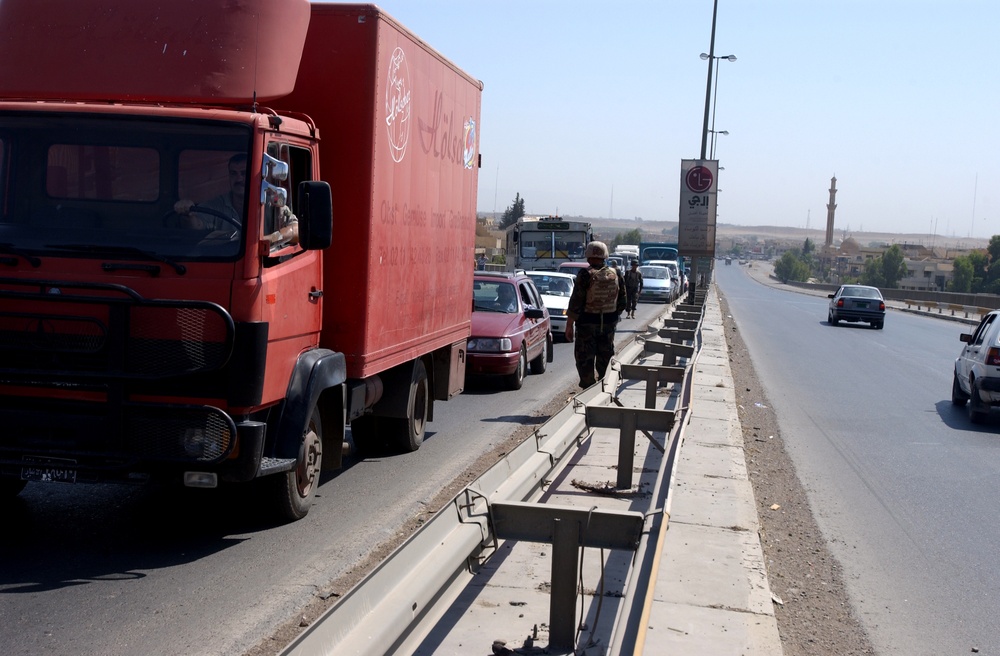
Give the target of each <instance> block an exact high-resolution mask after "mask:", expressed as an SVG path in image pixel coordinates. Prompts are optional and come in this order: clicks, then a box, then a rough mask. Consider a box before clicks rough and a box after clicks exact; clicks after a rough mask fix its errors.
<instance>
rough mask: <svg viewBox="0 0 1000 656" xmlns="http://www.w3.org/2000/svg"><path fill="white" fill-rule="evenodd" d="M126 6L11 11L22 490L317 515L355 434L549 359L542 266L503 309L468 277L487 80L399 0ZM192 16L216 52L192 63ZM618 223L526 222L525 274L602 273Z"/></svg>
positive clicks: (418, 435) (408, 433)
mask: <svg viewBox="0 0 1000 656" xmlns="http://www.w3.org/2000/svg"><path fill="white" fill-rule="evenodd" d="M100 2H101V4H102V6H105V8H106V9H107V11H106V12H95V11H91V10H90V9H87V10H83V9H81V10H80V11H79V12H76V13H75V12H72V11H68V12H63V13H61V14H60V15H59V16H57V17H55V18H53V20H54V21H55V22H56V23H58V24H57V25H56V24H53V23H52V22H51V21H42V20H40V19H39V18H38V16H37V12H36V11H35V8H34V6H33V4H32V3H31V2H30V1H29V0H11V2H7V3H5V5H4V12H3V13H2V15H0V17H2V19H3V20H5V21H9V24H10V25H13V24H16V25H18V29H17V30H8V31H9V32H10V34H11V35H12V37H11V38H10V39H7V40H5V41H4V42H3V44H0V55H2V56H0V71H2V72H3V75H0V125H2V126H3V130H0V152H2V153H3V154H4V157H5V160H4V166H3V167H2V168H0V192H2V194H3V197H4V199H5V203H4V207H3V208H2V212H0V257H2V260H3V263H4V265H5V268H4V271H3V273H2V276H0V302H2V303H0V330H2V331H3V336H4V339H3V340H0V353H2V355H3V357H2V358H0V421H2V422H3V424H4V426H5V430H4V432H3V433H2V434H0V492H2V493H4V494H6V495H14V494H17V493H19V492H20V491H21V490H22V489H23V488H24V486H25V484H26V483H27V482H29V481H65V482H71V483H72V482H98V481H109V480H110V481H141V480H147V479H149V478H158V479H167V480H173V479H176V480H177V481H178V482H180V483H182V484H183V485H186V486H189V487H217V486H219V485H221V484H228V483H245V482H249V481H253V480H256V479H264V480H263V481H262V483H267V484H270V487H271V488H272V490H273V494H272V495H271V497H270V500H271V501H272V502H273V504H274V507H275V508H274V509H275V510H276V511H277V512H278V514H279V515H280V516H281V517H283V518H285V519H288V520H295V519H299V518H301V517H303V516H304V515H305V514H306V513H307V512H308V511H309V507H310V505H311V497H312V494H313V492H314V490H315V488H316V486H317V484H318V480H319V476H320V472H321V471H324V470H328V469H336V468H338V467H339V466H340V465H341V458H342V454H343V452H344V449H343V445H344V444H345V442H346V441H347V431H348V430H349V431H350V433H351V438H352V440H353V442H354V443H355V444H359V445H363V444H365V443H370V442H373V441H378V442H387V443H390V444H393V445H395V447H396V448H398V449H400V450H403V451H413V450H416V449H418V448H419V447H420V445H421V443H422V441H423V437H424V432H425V425H426V423H427V422H428V421H431V420H432V419H433V417H434V410H435V401H445V400H448V399H450V398H452V397H454V396H455V395H457V394H459V393H461V392H462V391H463V389H464V387H465V384H466V374H467V373H469V374H479V373H484V374H485V373H493V374H498V375H500V376H503V377H505V379H506V381H507V382H508V386H509V387H511V388H517V387H520V385H521V383H522V382H523V380H524V376H525V375H526V374H527V373H528V372H529V371H531V372H533V373H536V374H538V373H542V372H544V371H545V368H546V365H547V363H549V362H551V361H552V354H553V350H552V342H553V338H554V332H553V327H552V321H551V318H550V315H549V310H548V309H547V307H546V304H545V301H544V298H543V297H542V295H541V294H540V293H539V291H538V289H537V288H536V286H535V284H534V282H533V279H532V277H529V276H526V275H522V274H519V273H514V272H513V271H512V272H511V273H509V274H508V276H509V279H507V280H506V281H505V282H504V283H503V284H507V285H510V286H513V287H514V288H515V289H516V291H517V295H516V300H515V303H514V306H513V308H512V309H509V310H504V311H499V310H497V309H495V308H492V309H486V307H485V306H483V307H479V302H480V301H484V302H485V301H486V296H487V295H488V293H489V292H488V291H487V290H488V288H489V287H491V286H492V287H494V288H497V286H498V285H499V284H500V281H499V280H494V279H492V278H490V277H489V276H488V275H484V274H482V272H480V273H478V274H477V275H476V276H475V277H474V279H473V278H472V277H469V278H468V279H466V278H464V277H459V278H455V276H453V275H452V273H451V272H452V271H454V270H457V269H460V268H463V267H464V263H465V262H466V261H467V258H468V253H470V252H472V251H473V248H474V235H475V230H474V224H475V206H476V189H477V182H478V170H479V165H480V162H479V151H478V147H479V135H478V127H479V118H480V103H481V94H482V83H481V82H479V81H478V80H475V79H474V78H472V77H470V76H469V75H468V74H466V73H465V72H463V71H461V70H460V69H458V68H457V67H455V66H454V65H453V64H452V63H451V62H449V61H448V60H447V59H445V58H444V57H443V56H441V55H440V54H439V53H437V52H436V51H434V50H433V49H432V48H431V47H429V46H428V45H427V44H426V43H424V42H423V41H421V40H420V39H419V38H418V37H416V36H415V35H413V34H412V33H410V32H409V31H408V30H407V29H406V28H405V27H403V26H401V25H400V24H399V23H398V22H396V21H395V20H394V19H392V18H391V17H390V16H388V15H387V14H385V13H384V12H382V11H381V10H380V9H379V8H378V7H376V6H374V5H365V4H357V5H355V4H313V3H310V2H308V1H307V0H289V1H288V2H284V3H280V4H278V3H272V2H267V1H266V0H247V3H248V7H250V9H252V10H253V11H250V10H249V9H248V10H247V11H246V12H243V13H241V14H240V15H239V16H238V17H237V18H234V17H233V15H232V12H231V11H229V10H228V5H227V3H226V2H225V0H206V2H204V3H200V4H199V7H198V17H199V20H198V21H195V22H194V24H195V25H196V27H195V28H193V29H191V25H192V20H191V19H192V16H191V15H190V13H189V12H188V11H186V10H185V9H184V8H183V7H180V6H177V7H175V6H173V5H169V4H167V5H160V6H158V7H155V8H152V7H150V6H148V5H144V4H142V3H133V2H130V1H129V0H100ZM251 5H252V7H251ZM98 14H100V15H102V16H103V15H106V16H108V17H110V18H108V19H107V20H106V21H99V22H97V23H95V22H93V21H94V20H95V19H94V17H95V16H97V15H98ZM137 25H138V26H140V27H138V28H136V27H135V26H137ZM262 25H265V26H266V28H267V29H266V30H263V31H262V30H261V26H262ZM178 34H181V35H185V36H184V38H186V39H190V40H191V43H192V44H194V43H196V42H198V43H201V42H203V41H205V40H208V41H211V42H212V43H213V44H214V45H213V49H211V50H207V51H205V50H203V49H202V50H199V52H205V53H206V54H205V55H204V56H202V57H199V58H184V57H183V56H181V54H182V53H184V52H185V41H184V40H183V39H181V40H177V35H178ZM57 35H58V38H56V37H57ZM112 36H113V38H112ZM105 37H107V38H105ZM219 39H222V40H223V42H219ZM161 41H162V42H164V43H166V42H168V41H169V42H171V44H172V47H171V48H169V49H166V50H164V51H163V52H160V51H157V52H156V53H153V52H152V51H150V50H149V48H147V47H146V45H147V44H148V43H150V42H161ZM246 44H253V46H252V47H246ZM26 58H28V59H30V60H31V61H33V66H32V67H23V66H20V65H19V64H17V62H21V61H24V60H25V59H26ZM150 58H152V59H150ZM261 62H267V66H260V63H261ZM154 69H155V70H157V71H158V74H157V76H155V79H154V78H153V77H151V76H149V75H148V71H149V70H154ZM218 71H228V73H227V74H226V75H223V76H220V75H218ZM359 71H364V72H365V74H359ZM344 98H350V99H351V102H343V101H342V100H343V99H344ZM441 116H448V117H449V119H448V120H449V121H452V120H455V121H456V122H455V124H454V125H451V126H450V127H449V128H448V129H449V131H448V133H447V134H444V133H441V134H440V135H439V137H433V135H429V136H431V137H433V138H432V141H434V142H435V143H439V144H441V145H442V146H443V147H441V148H432V149H429V150H428V149H422V148H419V147H418V145H419V144H418V141H419V137H420V135H416V134H415V133H414V132H413V130H414V129H415V128H413V127H412V126H414V125H418V124H419V125H423V126H430V128H431V129H435V128H434V126H438V127H437V128H436V129H439V130H443V129H444V128H443V127H441V126H442V121H441V120H440V117H441ZM321 130H322V134H323V143H322V144H321V142H320V139H319V133H320V131H321ZM424 136H428V135H424ZM365 162H367V165H359V164H360V163H365ZM220 207H223V208H224V209H226V211H222V210H220V209H219V208H220ZM290 217H292V218H294V219H295V221H290ZM592 239H593V231H592V228H591V226H590V224H589V223H586V222H577V221H567V220H563V219H561V218H560V217H536V218H534V219H533V220H524V221H521V222H519V224H518V226H517V227H516V228H515V229H513V230H510V231H508V246H509V248H508V252H509V253H511V254H512V255H513V257H512V258H511V259H510V260H509V265H510V266H522V267H523V268H528V269H540V268H547V269H552V270H555V269H557V268H559V267H560V265H565V264H573V265H575V266H576V267H577V268H580V267H586V266H587V264H586V261H585V260H584V259H583V249H584V247H585V245H586V244H587V243H588V242H589V241H591V240H592ZM343 244H351V247H350V248H346V249H345V248H340V247H339V246H340V245H343ZM333 248H336V251H334V250H333ZM630 254H631V253H630ZM345 272H351V273H350V275H345ZM573 273H575V272H573ZM573 273H569V274H565V273H564V274H563V275H565V276H566V277H567V278H572V277H573ZM557 277H558V276H557ZM494 291H497V293H499V292H498V289H494ZM547 291H548V290H547ZM497 298H499V297H498V296H496V297H494V299H493V301H494V302H496V299H497ZM558 298H560V299H561V298H566V300H568V295H566V296H565V297H563V296H559V297H558ZM470 299H475V304H474V303H470ZM387 300H388V301H389V302H387ZM551 305H552V307H553V308H554V309H557V308H558V311H559V316H560V317H561V318H559V319H557V322H556V325H557V326H561V328H559V329H557V330H559V334H562V333H563V332H564V331H565V308H559V307H558V306H559V301H556V300H552V301H551ZM474 307H475V309H473V308H474ZM487 314H490V315H493V316H492V317H490V318H486V315H487ZM501 315H504V316H503V318H500V317H501ZM507 315H509V316H507ZM504 321H506V323H504ZM501 324H503V325H501ZM501 353H502V355H501ZM501 360H502V361H503V362H502V363H501V362H500V361H501Z"/></svg>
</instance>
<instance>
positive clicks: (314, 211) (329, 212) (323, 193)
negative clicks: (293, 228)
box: [295, 180, 333, 250]
mask: <svg viewBox="0 0 1000 656" xmlns="http://www.w3.org/2000/svg"><path fill="white" fill-rule="evenodd" d="M295 207H296V210H297V211H298V214H297V215H296V218H298V220H299V245H300V246H302V248H303V249H305V250H322V249H324V248H329V246H330V244H332V243H333V194H332V192H331V191H330V185H329V184H328V183H326V182H321V181H318V180H307V181H305V182H300V183H299V189H298V202H297V203H296V205H295Z"/></svg>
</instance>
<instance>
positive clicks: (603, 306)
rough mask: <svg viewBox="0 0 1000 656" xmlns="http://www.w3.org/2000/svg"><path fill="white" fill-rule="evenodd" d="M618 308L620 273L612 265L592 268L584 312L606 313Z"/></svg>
mask: <svg viewBox="0 0 1000 656" xmlns="http://www.w3.org/2000/svg"><path fill="white" fill-rule="evenodd" d="M617 309H618V273H617V272H616V271H615V270H614V269H612V268H611V267H608V266H605V267H603V268H601V269H591V270H590V284H589V285H587V300H586V302H584V305H583V310H584V312H592V313H594V314H606V313H608V312H616V311H617Z"/></svg>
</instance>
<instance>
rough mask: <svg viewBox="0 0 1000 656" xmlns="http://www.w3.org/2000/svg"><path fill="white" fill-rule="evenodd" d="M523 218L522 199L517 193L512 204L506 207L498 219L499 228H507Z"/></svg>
mask: <svg viewBox="0 0 1000 656" xmlns="http://www.w3.org/2000/svg"><path fill="white" fill-rule="evenodd" d="M523 216H524V199H523V198H521V194H520V193H518V194H517V195H515V196H514V202H513V203H511V204H510V205H508V206H507V209H505V210H504V212H503V216H502V217H500V227H501V228H507V227H508V226H512V225H514V224H515V223H517V220H518V219H520V218H521V217H523Z"/></svg>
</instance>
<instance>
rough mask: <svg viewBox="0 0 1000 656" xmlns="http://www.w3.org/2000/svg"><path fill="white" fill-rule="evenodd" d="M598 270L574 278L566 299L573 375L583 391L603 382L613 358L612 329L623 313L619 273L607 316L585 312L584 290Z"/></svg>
mask: <svg viewBox="0 0 1000 656" xmlns="http://www.w3.org/2000/svg"><path fill="white" fill-rule="evenodd" d="M600 270H601V269H597V268H594V267H591V268H589V269H584V270H583V271H581V272H580V273H578V274H577V276H576V283H575V284H574V286H573V294H572V296H570V299H569V308H568V309H567V311H566V315H567V317H568V320H569V321H573V322H574V326H575V333H576V335H575V340H574V341H575V343H574V345H573V356H574V358H575V360H576V371H577V373H578V374H579V375H580V387H581V388H583V389H586V388H588V387H590V386H591V385H593V384H594V383H596V382H597V380H598V379H600V378H604V374H605V373H606V372H607V370H608V365H609V364H610V362H611V358H612V357H613V356H614V354H615V328H616V327H617V325H618V317H619V315H621V313H622V312H623V311H624V310H625V280H624V278H623V277H622V275H621V272H620V271H619V272H617V276H616V279H617V281H618V292H617V296H616V297H615V299H614V307H615V309H614V310H613V311H610V312H588V311H587V309H586V303H587V289H588V288H589V286H590V282H591V276H592V275H593V274H594V273H595V272H598V271H600ZM595 369H596V377H595Z"/></svg>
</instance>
